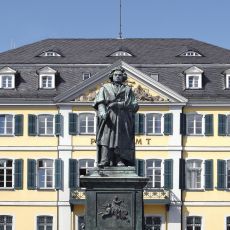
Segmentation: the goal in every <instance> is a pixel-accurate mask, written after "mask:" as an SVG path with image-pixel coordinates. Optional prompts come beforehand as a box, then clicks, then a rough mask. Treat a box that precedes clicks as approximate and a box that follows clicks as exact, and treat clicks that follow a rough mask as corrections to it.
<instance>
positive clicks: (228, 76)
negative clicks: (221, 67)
mask: <svg viewBox="0 0 230 230" xmlns="http://www.w3.org/2000/svg"><path fill="white" fill-rule="evenodd" d="M226 88H227V89H229V88H230V74H226Z"/></svg>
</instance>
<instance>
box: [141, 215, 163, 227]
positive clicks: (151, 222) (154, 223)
mask: <svg viewBox="0 0 230 230" xmlns="http://www.w3.org/2000/svg"><path fill="white" fill-rule="evenodd" d="M145 230H161V218H160V217H159V216H146V217H145Z"/></svg>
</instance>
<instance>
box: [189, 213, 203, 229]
mask: <svg viewBox="0 0 230 230" xmlns="http://www.w3.org/2000/svg"><path fill="white" fill-rule="evenodd" d="M186 230H201V217H198V216H189V217H187V221H186Z"/></svg>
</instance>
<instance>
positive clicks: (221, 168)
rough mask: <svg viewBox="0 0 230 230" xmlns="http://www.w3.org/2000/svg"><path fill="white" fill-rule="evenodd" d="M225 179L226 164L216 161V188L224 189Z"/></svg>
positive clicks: (222, 161) (223, 161)
mask: <svg viewBox="0 0 230 230" xmlns="http://www.w3.org/2000/svg"><path fill="white" fill-rule="evenodd" d="M225 178H226V162H225V160H217V188H218V189H225V187H226V184H225Z"/></svg>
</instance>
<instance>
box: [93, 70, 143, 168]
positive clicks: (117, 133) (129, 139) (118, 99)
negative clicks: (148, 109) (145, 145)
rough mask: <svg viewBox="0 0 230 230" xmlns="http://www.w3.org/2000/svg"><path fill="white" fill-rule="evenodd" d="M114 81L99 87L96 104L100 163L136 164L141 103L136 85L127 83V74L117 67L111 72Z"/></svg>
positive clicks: (114, 164) (104, 164)
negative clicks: (134, 88) (135, 131)
mask: <svg viewBox="0 0 230 230" xmlns="http://www.w3.org/2000/svg"><path fill="white" fill-rule="evenodd" d="M109 79H110V81H111V83H107V84H104V85H103V86H102V87H101V89H100V90H99V92H98V94H97V96H96V98H95V101H94V108H95V109H96V110H97V111H98V123H97V134H96V142H97V151H98V153H97V154H98V167H104V166H129V165H130V166H134V164H135V162H134V158H135V140H134V138H135V133H134V130H135V129H134V126H135V113H136V112H137V110H138V108H139V107H138V104H137V101H136V99H135V96H134V93H133V91H132V88H131V87H129V86H128V85H125V84H124V82H125V81H126V80H127V74H126V73H125V70H124V69H123V68H116V69H114V70H112V71H111V73H110V74H109Z"/></svg>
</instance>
